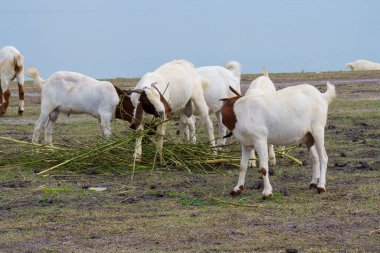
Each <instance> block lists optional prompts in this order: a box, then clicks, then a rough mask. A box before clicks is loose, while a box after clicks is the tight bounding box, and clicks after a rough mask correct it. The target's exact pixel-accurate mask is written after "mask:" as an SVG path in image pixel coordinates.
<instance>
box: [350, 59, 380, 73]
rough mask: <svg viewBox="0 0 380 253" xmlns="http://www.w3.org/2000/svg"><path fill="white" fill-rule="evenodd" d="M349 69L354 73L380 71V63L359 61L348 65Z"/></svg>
mask: <svg viewBox="0 0 380 253" xmlns="http://www.w3.org/2000/svg"><path fill="white" fill-rule="evenodd" d="M346 67H347V68H350V69H351V70H352V71H360V70H380V63H377V62H372V61H367V60H357V61H354V62H350V63H347V64H346Z"/></svg>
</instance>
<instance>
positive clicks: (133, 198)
mask: <svg viewBox="0 0 380 253" xmlns="http://www.w3.org/2000/svg"><path fill="white" fill-rule="evenodd" d="M270 76H271V78H272V80H273V81H274V83H275V84H276V87H277V88H278V89H282V88H284V87H286V86H289V85H294V84H299V83H310V84H313V85H315V86H316V87H318V89H320V90H321V91H325V83H326V81H327V80H329V81H331V82H332V83H334V84H335V85H336V89H337V95H338V96H337V99H336V100H335V101H334V102H333V103H332V105H331V106H330V109H329V116H328V123H327V126H326V138H325V139H326V147H327V153H328V155H329V162H328V170H327V187H326V188H327V191H326V192H325V193H322V194H318V193H317V192H316V191H315V190H310V189H309V187H308V184H309V182H310V180H311V175H312V170H311V167H310V166H311V160H310V158H309V157H308V154H307V151H306V149H304V148H299V149H296V150H295V151H293V153H292V155H294V156H295V157H296V158H298V159H300V160H301V161H303V166H297V165H295V163H294V162H292V161H290V160H288V159H285V158H278V164H277V165H276V166H275V167H274V168H273V169H274V175H272V176H271V177H270V180H271V183H272V186H273V188H274V194H273V196H272V197H271V198H267V199H263V198H262V196H261V191H262V179H260V173H258V169H257V168H253V169H250V170H249V171H248V173H247V180H246V187H245V190H244V191H243V193H242V195H240V196H239V197H231V196H230V195H229V192H230V190H231V189H232V188H233V186H235V184H236V182H237V179H238V169H237V168H236V167H234V166H231V165H226V164H218V165H215V166H214V169H212V170H206V171H192V170H190V171H188V170H184V169H181V168H177V169H170V170H169V169H165V168H162V167H160V166H157V167H154V168H153V169H152V168H148V169H138V170H136V171H133V170H132V168H131V166H129V167H128V166H127V167H124V168H123V170H122V171H118V172H117V173H116V172H114V171H109V170H108V167H106V168H105V169H104V170H103V171H102V172H99V171H97V170H94V169H92V167H91V163H90V162H88V164H87V165H86V164H82V165H80V166H81V170H80V171H77V170H75V169H76V168H74V166H79V165H76V164H75V163H72V164H71V165H72V166H73V168H70V163H69V164H68V166H67V167H66V168H65V169H64V170H63V169H60V168H57V169H55V170H52V171H51V172H50V173H45V174H43V175H37V173H38V172H41V171H42V170H43V169H46V167H47V166H46V165H49V164H50V163H53V162H52V161H54V158H53V157H52V158H51V160H49V157H48V156H46V155H45V153H44V152H47V151H35V149H33V150H32V148H31V147H30V146H28V145H24V144H18V143H14V142H11V141H6V140H4V139H0V171H1V174H0V252H145V251H154V252H168V251H179V252H213V251H215V252H221V251H222V252H380V232H379V229H380V201H379V200H380V184H379V183H380V72H379V71H373V72H326V73H289V74H285V73H280V74H271V75H270ZM255 77H257V75H244V76H243V77H242V87H243V91H244V90H245V89H247V87H248V85H249V83H250V82H251V81H252V80H253V79H254V78H255ZM112 81H113V82H114V83H115V84H117V85H119V86H122V87H130V86H133V85H135V84H136V83H137V79H121V78H120V79H114V80H112ZM15 87H16V86H15V85H13V92H12V93H13V96H12V98H11V99H12V101H11V107H10V109H9V111H8V112H7V114H6V115H5V116H4V117H1V118H0V137H7V138H12V139H15V140H20V141H26V142H30V140H31V135H32V133H33V124H34V122H35V120H36V119H37V117H38V113H39V99H40V98H39V96H38V95H39V90H38V88H37V87H35V86H34V85H33V84H30V83H27V84H26V109H25V113H24V116H23V117H18V116H16V115H17V102H18V101H17V99H16V96H15V91H16V88H15ZM112 127H113V128H114V132H115V134H116V135H123V134H125V131H126V129H127V127H126V124H125V123H123V122H121V121H118V120H116V121H115V122H114V123H113V125H112ZM171 128H172V129H173V128H174V126H171ZM98 133H99V130H98V128H97V121H96V120H95V119H93V118H91V117H88V116H80V115H72V116H70V118H67V117H66V116H63V115H62V116H61V117H60V119H59V120H58V123H57V126H56V129H55V135H54V140H55V142H57V143H61V144H62V143H67V145H74V144H75V143H82V142H91V141H95V140H98V139H99V137H98ZM232 150H235V153H234V154H235V156H236V157H239V146H238V144H235V145H234V146H233V147H232ZM38 152H40V153H38ZM31 153H33V156H32V157H33V159H35V160H34V161H32V162H30V163H23V164H21V162H20V161H23V160H22V159H23V158H24V157H25V156H29V155H30V154H31ZM48 154H49V153H48ZM39 157H41V159H38V158H39ZM118 157H119V158H120V159H123V158H125V157H127V155H126V154H123V153H121V154H120V155H118ZM97 159H100V160H101V159H102V156H101V155H99V157H97ZM104 159H105V157H103V160H104ZM128 162H130V161H128ZM15 164H16V165H15ZM49 166H50V165H49ZM49 166H48V167H49ZM90 187H106V188H107V189H106V190H105V191H94V190H91V188H90Z"/></svg>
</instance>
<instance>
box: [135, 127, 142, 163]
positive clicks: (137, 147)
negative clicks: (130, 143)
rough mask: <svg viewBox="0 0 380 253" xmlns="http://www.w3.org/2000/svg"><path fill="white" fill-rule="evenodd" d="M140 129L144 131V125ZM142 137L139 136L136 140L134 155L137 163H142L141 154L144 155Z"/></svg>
mask: <svg viewBox="0 0 380 253" xmlns="http://www.w3.org/2000/svg"><path fill="white" fill-rule="evenodd" d="M139 129H144V124H140V126H139V127H138V128H137V130H139ZM142 138H143V137H142V135H139V136H138V137H137V138H136V142H135V153H134V154H133V158H134V159H135V161H136V162H141V154H142V146H141V145H142Z"/></svg>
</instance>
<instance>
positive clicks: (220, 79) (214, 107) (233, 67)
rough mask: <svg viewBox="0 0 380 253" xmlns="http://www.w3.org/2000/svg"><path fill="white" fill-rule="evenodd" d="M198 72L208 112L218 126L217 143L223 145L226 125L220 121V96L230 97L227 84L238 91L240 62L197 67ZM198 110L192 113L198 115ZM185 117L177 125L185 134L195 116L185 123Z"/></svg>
mask: <svg viewBox="0 0 380 253" xmlns="http://www.w3.org/2000/svg"><path fill="white" fill-rule="evenodd" d="M197 72H198V74H199V75H200V76H201V77H202V78H203V79H204V80H205V81H204V83H203V93H204V97H205V101H206V103H207V106H208V107H209V113H210V114H211V113H215V115H216V119H217V121H218V127H219V138H218V140H217V145H218V146H219V145H224V144H225V140H226V139H224V138H223V136H225V135H226V127H225V126H224V125H223V123H222V115H221V112H220V109H221V108H222V105H223V102H222V101H220V99H222V98H226V97H231V96H233V95H234V94H233V93H232V92H231V91H230V89H229V88H228V86H231V87H233V88H234V89H235V90H237V91H239V92H240V64H239V63H238V62H236V61H229V62H227V63H226V64H225V67H221V66H205V67H199V68H197ZM198 114H199V113H198V111H197V110H195V111H194V115H196V116H198ZM184 120H185V121H186V120H187V117H181V119H180V121H179V125H178V130H179V131H180V132H181V133H184V134H185V135H187V133H188V132H189V130H188V127H190V128H191V129H193V128H195V126H194V124H195V118H194V117H192V120H190V121H188V122H187V123H186V122H184Z"/></svg>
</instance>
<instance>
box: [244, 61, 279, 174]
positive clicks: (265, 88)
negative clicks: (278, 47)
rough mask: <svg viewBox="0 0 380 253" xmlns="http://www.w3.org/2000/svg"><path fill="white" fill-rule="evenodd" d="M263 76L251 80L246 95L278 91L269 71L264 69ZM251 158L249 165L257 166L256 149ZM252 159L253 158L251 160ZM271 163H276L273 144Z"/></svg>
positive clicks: (270, 151) (271, 146) (270, 152)
mask: <svg viewBox="0 0 380 253" xmlns="http://www.w3.org/2000/svg"><path fill="white" fill-rule="evenodd" d="M263 74H264V75H263V76H259V77H258V78H256V79H255V80H253V81H252V82H251V84H250V85H249V87H248V90H247V91H246V92H245V96H264V95H267V94H272V93H275V92H276V87H275V86H274V84H273V82H272V80H270V78H269V75H268V72H267V71H266V69H265V68H264V69H263ZM249 158H250V160H249V162H248V166H249V167H256V160H254V159H256V155H255V149H252V150H251V155H250V156H249ZM251 159H252V160H251ZM269 164H270V165H271V166H274V165H276V154H275V153H274V149H273V145H269Z"/></svg>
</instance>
